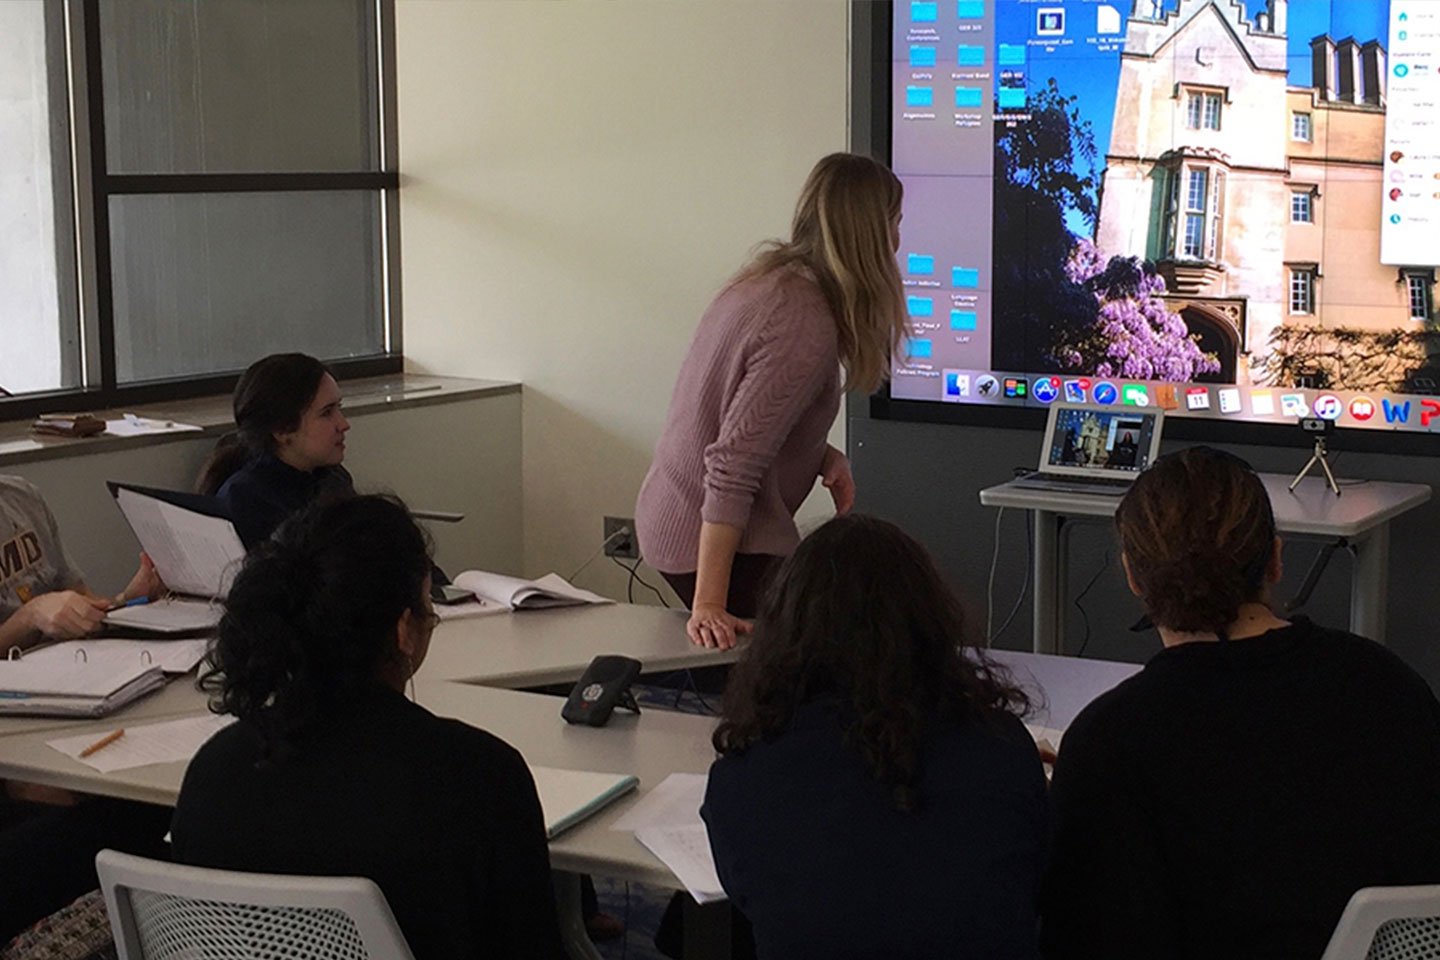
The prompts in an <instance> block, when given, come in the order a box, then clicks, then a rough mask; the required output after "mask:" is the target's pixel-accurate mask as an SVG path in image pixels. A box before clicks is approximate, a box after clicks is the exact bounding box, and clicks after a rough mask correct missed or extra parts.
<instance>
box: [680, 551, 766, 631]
mask: <svg viewBox="0 0 1440 960" xmlns="http://www.w3.org/2000/svg"><path fill="white" fill-rule="evenodd" d="M778 566H780V558H779V557H776V556H772V555H771V554H768V553H737V554H735V560H734V562H732V563H731V564H730V593H729V595H728V596H727V597H726V599H725V609H726V610H728V611H730V612H731V613H732V614H734V615H735V616H737V617H742V618H744V619H746V620H749V619H751V618H752V617H754V616H755V614H757V613H759V612H760V597H761V596H763V595H764V592H765V587H766V586H767V585H768V584H769V582H770V574H771V573H773V572H774V571H775V568H776V567H778ZM660 576H662V577H664V578H665V582H666V583H668V584H670V589H672V590H674V591H675V595H676V596H677V597H679V598H680V602H681V603H683V604H685V609H687V610H689V609H691V608H693V607H694V606H695V574H693V573H664V572H662V573H661V574H660Z"/></svg>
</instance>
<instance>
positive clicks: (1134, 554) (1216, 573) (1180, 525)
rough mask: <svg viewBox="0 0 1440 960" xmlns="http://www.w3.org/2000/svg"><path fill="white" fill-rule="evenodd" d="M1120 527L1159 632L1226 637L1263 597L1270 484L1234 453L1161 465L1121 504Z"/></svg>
mask: <svg viewBox="0 0 1440 960" xmlns="http://www.w3.org/2000/svg"><path fill="white" fill-rule="evenodd" d="M1115 527H1116V529H1117V530H1118V531H1119V534H1120V546H1121V549H1123V550H1124V551H1125V559H1126V563H1127V565H1128V567H1129V570H1130V576H1131V578H1132V579H1133V580H1134V581H1135V586H1136V587H1137V588H1138V590H1139V592H1140V599H1141V600H1142V601H1143V602H1144V604H1145V608H1146V610H1147V612H1148V613H1149V614H1150V619H1151V620H1153V621H1154V622H1155V623H1156V624H1157V625H1159V626H1162V627H1167V628H1169V629H1171V630H1177V631H1180V632H1182V633H1214V634H1216V635H1217V636H1223V635H1224V631H1225V628H1226V627H1228V626H1229V625H1230V624H1232V623H1234V622H1235V619H1236V617H1237V616H1239V612H1240V606H1241V605H1242V604H1245V603H1253V602H1255V601H1257V600H1260V599H1262V598H1263V597H1264V595H1265V574H1266V571H1267V569H1268V568H1269V565H1270V559H1271V555H1272V554H1273V553H1274V550H1275V515H1274V513H1273V512H1272V511H1271V508H1270V496H1269V494H1267V493H1266V492H1265V485H1264V484H1263V483H1261V481H1260V478H1259V477H1258V476H1256V475H1255V472H1254V470H1252V469H1251V468H1250V465H1249V464H1248V463H1246V462H1245V461H1244V460H1241V459H1240V458H1239V457H1237V456H1235V455H1233V454H1230V453H1226V452H1225V451H1223V450H1216V449H1213V448H1211V447H1204V446H1195V447H1187V448H1186V449H1184V450H1180V451H1177V452H1175V453H1171V454H1167V455H1165V456H1163V457H1161V458H1160V459H1158V460H1156V461H1155V463H1154V464H1152V465H1151V467H1150V469H1149V470H1146V471H1145V472H1144V473H1142V474H1140V476H1139V477H1137V478H1136V480H1135V484H1134V486H1133V487H1131V489H1130V491H1129V492H1128V493H1127V494H1125V499H1123V500H1121V501H1120V506H1119V509H1117V510H1116V512H1115Z"/></svg>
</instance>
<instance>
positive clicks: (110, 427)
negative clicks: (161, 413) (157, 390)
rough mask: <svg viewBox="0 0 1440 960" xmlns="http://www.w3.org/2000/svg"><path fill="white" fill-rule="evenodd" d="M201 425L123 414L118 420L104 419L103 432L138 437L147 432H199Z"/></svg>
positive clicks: (117, 435)
mask: <svg viewBox="0 0 1440 960" xmlns="http://www.w3.org/2000/svg"><path fill="white" fill-rule="evenodd" d="M203 429H204V428H203V427H197V426H195V425H194V424H192V423H176V422H175V421H174V420H151V419H150V418H148V417H137V416H135V414H133V413H127V414H125V416H124V418H123V419H120V420H106V421H105V432H106V433H108V434H110V435H111V436H113V437H139V436H144V435H145V434H149V433H199V432H201V431H202V430H203Z"/></svg>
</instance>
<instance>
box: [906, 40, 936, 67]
mask: <svg viewBox="0 0 1440 960" xmlns="http://www.w3.org/2000/svg"><path fill="white" fill-rule="evenodd" d="M910 66H912V67H933V66H935V48H934V47H927V46H924V45H923V44H913V45H911V47H910Z"/></svg>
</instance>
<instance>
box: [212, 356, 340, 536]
mask: <svg viewBox="0 0 1440 960" xmlns="http://www.w3.org/2000/svg"><path fill="white" fill-rule="evenodd" d="M234 409H235V432H234V433H232V434H229V435H227V436H226V437H225V438H224V439H222V440H221V441H220V443H219V444H218V445H217V446H216V448H215V452H214V453H213V454H211V456H210V459H209V460H208V461H207V462H206V464H205V466H204V467H203V468H202V469H201V472H200V479H199V482H198V483H197V484H196V486H197V488H198V492H200V493H203V494H207V495H211V496H215V497H217V498H218V499H219V500H220V502H221V503H222V504H223V505H224V506H225V508H226V509H227V510H228V512H229V514H230V519H231V520H233V521H234V522H235V529H236V531H237V532H238V533H239V534H240V539H241V540H242V541H243V542H244V544H245V546H246V547H247V548H248V547H253V546H254V545H255V544H257V543H259V542H260V541H261V540H264V539H265V538H266V537H268V536H270V534H271V533H272V532H273V531H274V530H275V528H276V527H278V526H279V525H280V523H281V521H283V520H284V519H285V518H286V517H288V516H290V515H291V514H293V513H295V512H296V511H297V510H299V509H300V508H301V507H304V506H305V505H306V504H308V503H310V502H311V501H312V500H315V499H317V498H320V497H324V496H331V495H335V496H343V495H347V494H350V493H352V492H354V485H353V483H352V482H351V480H350V474H349V473H348V472H347V471H346V469H345V468H344V467H342V466H341V465H340V464H341V461H343V460H344V459H345V432H346V431H347V430H349V429H350V421H348V420H346V419H345V414H344V413H343V412H342V411H341V409H340V386H339V384H337V383H336V382H335V378H334V377H333V376H331V374H330V371H329V370H327V369H326V368H325V365H324V364H323V363H321V362H320V361H319V360H316V359H315V358H314V357H309V356H306V355H305V354H303V353H277V354H273V355H271V356H268V357H266V358H265V359H263V360H258V361H256V362H255V363H253V364H251V365H250V368H249V369H248V370H246V371H245V373H244V374H243V375H242V376H241V377H240V382H239V383H238V384H236V386H235V399H234Z"/></svg>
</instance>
